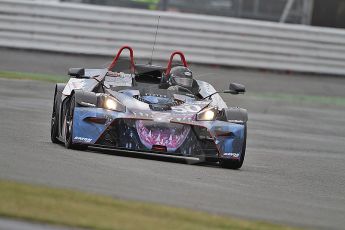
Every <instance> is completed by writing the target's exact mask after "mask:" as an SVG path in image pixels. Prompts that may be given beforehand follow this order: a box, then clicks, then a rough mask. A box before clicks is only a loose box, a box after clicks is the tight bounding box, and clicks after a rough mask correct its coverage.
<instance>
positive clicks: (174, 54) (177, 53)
mask: <svg viewBox="0 0 345 230" xmlns="http://www.w3.org/2000/svg"><path fill="white" fill-rule="evenodd" d="M176 55H178V56H180V58H181V61H182V64H183V66H184V67H188V65H187V62H186V58H185V56H184V54H183V53H182V52H181V51H175V52H173V53H172V54H171V56H170V60H169V63H168V66H167V69H166V71H165V76H168V75H169V74H170V71H171V67H172V62H173V60H174V57H175V56H176Z"/></svg>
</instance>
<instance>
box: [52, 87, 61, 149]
mask: <svg viewBox="0 0 345 230" xmlns="http://www.w3.org/2000/svg"><path fill="white" fill-rule="evenodd" d="M56 111H57V109H56V91H55V95H54V104H53V112H52V117H51V121H50V138H51V141H52V142H53V143H55V144H57V143H59V142H60V141H59V140H58V135H59V127H58V116H57V112H56Z"/></svg>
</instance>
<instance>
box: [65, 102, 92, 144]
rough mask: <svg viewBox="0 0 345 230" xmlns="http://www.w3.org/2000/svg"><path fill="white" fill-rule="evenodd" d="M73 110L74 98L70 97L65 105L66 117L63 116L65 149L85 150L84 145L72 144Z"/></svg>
mask: <svg viewBox="0 0 345 230" xmlns="http://www.w3.org/2000/svg"><path fill="white" fill-rule="evenodd" d="M74 108H75V96H74V95H72V97H71V99H70V101H69V102H68V103H67V109H66V115H65V124H66V126H65V147H66V148H67V149H78V150H84V149H87V146H86V145H78V144H73V142H72V139H73V117H74Z"/></svg>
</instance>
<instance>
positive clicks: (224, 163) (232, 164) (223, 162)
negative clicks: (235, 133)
mask: <svg viewBox="0 0 345 230" xmlns="http://www.w3.org/2000/svg"><path fill="white" fill-rule="evenodd" d="M246 145H247V123H245V124H244V140H243V146H242V153H241V157H240V159H239V160H232V159H220V160H219V165H220V166H221V167H222V168H227V169H239V168H241V167H242V165H243V162H244V157H245V155H246Z"/></svg>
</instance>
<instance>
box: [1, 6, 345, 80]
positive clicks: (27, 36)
mask: <svg viewBox="0 0 345 230" xmlns="http://www.w3.org/2000/svg"><path fill="white" fill-rule="evenodd" d="M89 1H90V0H89ZM152 1H153V3H152V4H155V2H154V0H152ZM174 2H176V4H177V3H178V1H174ZM185 2H188V1H185ZM190 2H192V1H190ZM224 2H226V1H224ZM137 3H140V1H137ZM142 3H143V2H141V4H142ZM145 4H147V2H146V3H145ZM198 5H202V4H200V3H199V4H198ZM154 6H155V5H154ZM166 7H171V6H166ZM148 8H150V6H148ZM220 8H222V7H220ZM242 13H243V12H242ZM272 15H273V14H272ZM289 15H290V13H289ZM158 16H161V19H160V29H159V33H158V37H157V45H156V49H155V54H154V59H155V60H167V58H168V56H169V55H170V53H171V52H172V51H174V50H182V51H184V52H185V54H186V56H187V59H188V60H189V61H191V62H195V63H204V64H217V65H225V66H240V67H249V68H265V69H274V70H289V71H302V72H313V73H321V74H323V73H325V74H339V75H344V74H345V31H344V30H340V29H330V28H320V27H310V26H306V25H292V24H282V23H275V22H264V21H258V20H244V19H236V18H230V17H217V16H206V15H200V14H199V15H197V14H180V13H176V12H162V11H149V10H141V9H129V8H121V7H107V6H95V5H90V4H78V3H71V2H59V1H57V0H49V1H28V0H26V1H23V0H21V1H20V0H0V46H3V47H12V48H24V49H37V50H48V51H55V52H70V53H81V54H91V55H92V54H94V55H113V54H114V53H115V49H118V48H119V47H120V46H122V45H124V44H128V45H131V46H133V48H134V49H135V56H136V57H139V58H148V57H150V56H151V49H152V44H153V41H154V34H155V28H156V24H157V18H158ZM280 17H281V15H280ZM289 17H290V16H289ZM289 17H288V18H289ZM294 18H295V19H294ZM289 20H301V19H300V18H299V17H290V19H289Z"/></svg>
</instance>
